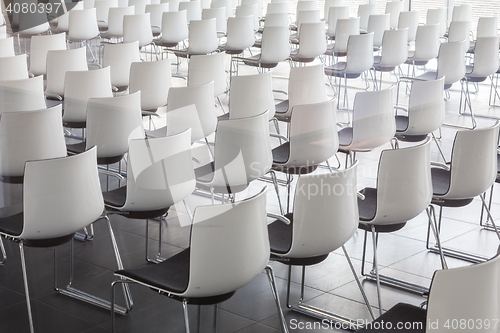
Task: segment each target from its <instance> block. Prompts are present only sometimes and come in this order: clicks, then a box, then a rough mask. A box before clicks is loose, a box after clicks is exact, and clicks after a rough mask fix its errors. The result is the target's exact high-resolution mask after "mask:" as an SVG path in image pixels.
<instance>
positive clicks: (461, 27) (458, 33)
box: [448, 21, 470, 52]
mask: <svg viewBox="0 0 500 333" xmlns="http://www.w3.org/2000/svg"><path fill="white" fill-rule="evenodd" d="M469 26H470V22H469V21H452V22H451V23H450V29H449V30H448V42H459V41H464V44H463V47H464V52H467V51H469V49H470V38H469Z"/></svg>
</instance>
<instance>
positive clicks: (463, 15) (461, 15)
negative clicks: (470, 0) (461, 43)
mask: <svg viewBox="0 0 500 333" xmlns="http://www.w3.org/2000/svg"><path fill="white" fill-rule="evenodd" d="M471 15H472V5H471V4H461V5H455V6H454V7H453V12H452V14H451V21H452V22H453V21H468V22H469V21H470V19H471Z"/></svg>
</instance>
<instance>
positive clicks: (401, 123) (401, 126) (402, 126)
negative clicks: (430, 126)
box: [395, 116, 409, 132]
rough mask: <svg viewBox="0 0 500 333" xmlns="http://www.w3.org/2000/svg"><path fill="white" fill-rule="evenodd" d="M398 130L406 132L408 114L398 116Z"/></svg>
mask: <svg viewBox="0 0 500 333" xmlns="http://www.w3.org/2000/svg"><path fill="white" fill-rule="evenodd" d="M395 118H396V132H404V131H406V130H407V129H408V123H409V121H408V120H409V118H408V117H407V116H396V117H395Z"/></svg>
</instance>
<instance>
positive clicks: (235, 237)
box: [112, 191, 288, 332]
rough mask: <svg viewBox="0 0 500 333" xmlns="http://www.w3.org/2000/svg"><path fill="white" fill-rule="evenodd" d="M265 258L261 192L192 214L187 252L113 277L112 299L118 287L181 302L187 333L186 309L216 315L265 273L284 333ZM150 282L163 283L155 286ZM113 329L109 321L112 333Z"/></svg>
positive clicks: (284, 328) (264, 210)
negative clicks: (211, 308) (209, 307)
mask: <svg viewBox="0 0 500 333" xmlns="http://www.w3.org/2000/svg"><path fill="white" fill-rule="evenodd" d="M216 230H217V232H214V231H216ZM228 240H230V241H228ZM269 254H270V251H269V238H268V234H267V220H266V197H265V191H261V192H260V193H259V194H257V195H256V196H253V197H251V198H249V199H247V200H244V201H241V202H236V203H230V204H223V205H212V206H204V207H203V206H200V207H197V208H196V210H195V212H194V219H193V223H192V225H191V239H190V247H189V248H188V249H186V250H184V251H182V252H181V253H179V254H177V255H176V256H174V257H172V258H171V259H168V260H166V261H164V262H163V263H160V264H158V265H153V266H148V267H143V268H136V269H129V270H121V271H118V272H116V273H115V274H116V275H117V276H118V277H120V280H118V281H116V282H114V283H113V286H112V298H114V285H115V284H116V283H117V282H118V283H122V282H136V283H139V284H141V285H143V286H146V287H148V288H152V289H153V290H155V291H158V292H161V293H165V294H171V295H172V296H173V298H174V299H176V300H178V301H181V302H182V305H183V309H184V323H185V327H186V332H190V330H189V318H188V304H190V303H194V304H207V303H208V304H212V303H215V310H216V309H217V303H219V302H222V301H224V300H227V299H228V298H230V297H231V296H232V295H233V294H234V292H235V290H237V289H239V288H240V287H243V286H244V285H246V284H247V283H249V282H250V281H252V280H253V279H254V278H255V277H256V276H258V275H259V274H260V273H261V271H262V270H263V269H264V268H265V269H266V271H267V274H268V278H269V282H270V284H271V287H272V291H273V295H274V296H275V301H276V306H277V307H278V314H279V318H280V326H281V327H282V331H283V332H288V330H287V326H286V325H287V324H286V320H285V318H284V316H283V312H282V310H281V304H280V301H279V298H278V294H277V288H276V283H275V278H274V273H273V271H272V268H271V266H266V265H267V263H268V260H269ZM165 272H166V273H165ZM170 272H175V273H176V274H178V276H179V280H174V281H176V285H177V286H174V287H172V286H173V284H172V282H171V281H172V277H173V276H174V275H173V274H171V273H170ZM152 276H161V277H162V278H161V279H160V280H156V279H152ZM214 296H215V297H214ZM215 314H217V311H215ZM215 322H216V320H215ZM114 325H115V324H114V316H113V319H112V330H114ZM215 326H217V325H215Z"/></svg>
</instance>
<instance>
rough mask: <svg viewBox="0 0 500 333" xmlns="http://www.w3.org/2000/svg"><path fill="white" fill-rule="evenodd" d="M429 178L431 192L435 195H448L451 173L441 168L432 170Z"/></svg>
mask: <svg viewBox="0 0 500 333" xmlns="http://www.w3.org/2000/svg"><path fill="white" fill-rule="evenodd" d="M431 176H432V192H433V193H434V194H435V195H445V194H446V193H448V190H449V189H450V181H451V171H448V170H445V169H441V168H432V169H431Z"/></svg>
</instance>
